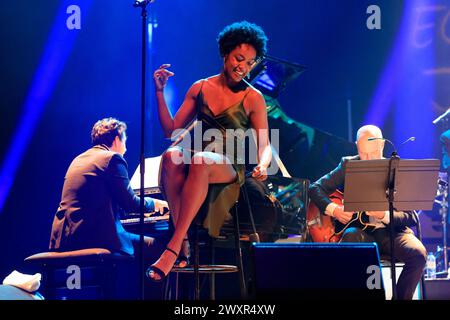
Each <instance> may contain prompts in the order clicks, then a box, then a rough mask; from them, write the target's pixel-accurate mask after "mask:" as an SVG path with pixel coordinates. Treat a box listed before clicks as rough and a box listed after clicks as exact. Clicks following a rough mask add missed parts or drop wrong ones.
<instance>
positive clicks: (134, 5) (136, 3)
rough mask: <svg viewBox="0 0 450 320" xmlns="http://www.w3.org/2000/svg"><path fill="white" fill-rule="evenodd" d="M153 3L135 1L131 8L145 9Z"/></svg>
mask: <svg viewBox="0 0 450 320" xmlns="http://www.w3.org/2000/svg"><path fill="white" fill-rule="evenodd" d="M152 2H155V0H135V1H134V3H133V7H135V8H137V7H144V8H145V7H146V6H147V5H148V4H150V3H152Z"/></svg>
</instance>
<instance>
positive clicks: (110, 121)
mask: <svg viewBox="0 0 450 320" xmlns="http://www.w3.org/2000/svg"><path fill="white" fill-rule="evenodd" d="M125 130H127V125H126V123H125V122H122V121H119V120H117V119H115V118H104V119H102V120H98V121H97V122H96V123H95V124H94V127H92V131H91V139H92V145H94V146H95V145H98V144H105V145H106V146H108V147H111V146H112V144H113V142H114V139H115V138H116V137H119V138H120V140H121V141H123V137H124V132H125Z"/></svg>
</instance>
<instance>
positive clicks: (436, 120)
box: [433, 108, 450, 124]
mask: <svg viewBox="0 0 450 320" xmlns="http://www.w3.org/2000/svg"><path fill="white" fill-rule="evenodd" d="M449 114H450V108H448V109H447V111H445V112H444V113H443V114H441V115H440V116H439V117H437V118H436V119H434V120H433V124H436V123H438V122H440V121H441V120H443V119H444V118H446V117H447V116H448V115H449Z"/></svg>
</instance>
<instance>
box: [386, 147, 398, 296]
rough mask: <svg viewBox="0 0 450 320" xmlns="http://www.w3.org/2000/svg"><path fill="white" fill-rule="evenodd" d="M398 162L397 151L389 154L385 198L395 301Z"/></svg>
mask: <svg viewBox="0 0 450 320" xmlns="http://www.w3.org/2000/svg"><path fill="white" fill-rule="evenodd" d="M386 140H387V139H386ZM387 141H388V140H387ZM394 150H395V148H394ZM399 161H400V157H399V156H398V154H397V151H393V152H392V154H391V158H390V159H389V172H388V190H387V196H388V201H389V225H390V247H391V281H392V300H397V283H396V280H397V276H396V270H395V258H394V237H395V229H394V199H395V192H396V190H395V178H396V173H397V168H398V164H399Z"/></svg>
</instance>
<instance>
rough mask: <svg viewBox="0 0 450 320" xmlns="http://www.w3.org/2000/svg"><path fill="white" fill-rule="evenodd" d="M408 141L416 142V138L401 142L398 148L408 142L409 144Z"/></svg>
mask: <svg viewBox="0 0 450 320" xmlns="http://www.w3.org/2000/svg"><path fill="white" fill-rule="evenodd" d="M410 141H416V137H409V138H408V139H407V140H405V141H403V142H402V144H401V145H400V146H402V145H404V144H405V143H408V142H410Z"/></svg>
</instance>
